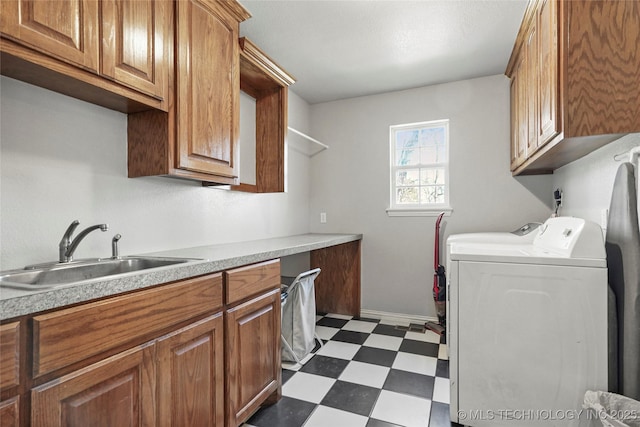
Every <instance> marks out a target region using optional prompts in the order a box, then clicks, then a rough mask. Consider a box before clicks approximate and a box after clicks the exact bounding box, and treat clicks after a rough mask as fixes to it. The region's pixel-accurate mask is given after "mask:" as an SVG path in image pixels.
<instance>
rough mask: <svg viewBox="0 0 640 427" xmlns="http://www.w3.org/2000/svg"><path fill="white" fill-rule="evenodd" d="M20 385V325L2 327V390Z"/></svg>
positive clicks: (0, 371) (0, 388) (0, 333)
mask: <svg viewBox="0 0 640 427" xmlns="http://www.w3.org/2000/svg"><path fill="white" fill-rule="evenodd" d="M19 383H20V323H19V322H12V323H7V324H4V325H0V390H6V389H8V388H11V387H15V386H17V385H18V384H19Z"/></svg>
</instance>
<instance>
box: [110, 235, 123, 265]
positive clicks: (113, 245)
mask: <svg viewBox="0 0 640 427" xmlns="http://www.w3.org/2000/svg"><path fill="white" fill-rule="evenodd" d="M121 238H122V236H121V235H120V234H116V235H115V236H113V239H111V258H114V259H115V258H119V255H118V240H120V239H121Z"/></svg>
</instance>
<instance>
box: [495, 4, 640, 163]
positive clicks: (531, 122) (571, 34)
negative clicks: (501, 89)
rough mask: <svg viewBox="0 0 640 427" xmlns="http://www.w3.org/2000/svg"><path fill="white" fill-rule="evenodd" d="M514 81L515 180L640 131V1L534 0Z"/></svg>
mask: <svg viewBox="0 0 640 427" xmlns="http://www.w3.org/2000/svg"><path fill="white" fill-rule="evenodd" d="M620 22H624V23H625V24H624V25H620V24H619V23H620ZM506 75H507V76H508V77H510V78H511V79H512V83H511V126H512V129H511V139H512V141H511V150H512V153H511V171H512V172H513V174H514V175H525V174H541V173H551V172H553V170H555V169H557V168H559V167H561V166H563V165H565V164H567V163H570V162H572V161H574V160H577V159H579V158H580V157H582V156H584V155H586V154H588V153H590V152H591V151H594V150H596V149H597V148H599V147H601V146H603V145H605V144H607V143H609V142H611V141H613V140H615V139H617V138H620V137H621V136H623V135H624V134H627V133H632V132H640V103H639V102H638V99H640V2H635V1H629V2H626V1H601V0H594V1H584V0H576V1H565V0H530V2H529V5H528V7H527V10H526V12H525V16H524V18H523V21H522V25H521V27H520V31H519V33H518V37H517V39H516V43H515V46H514V49H513V52H512V54H511V59H510V61H509V65H508V66H507V70H506ZM523 139H524V140H523Z"/></svg>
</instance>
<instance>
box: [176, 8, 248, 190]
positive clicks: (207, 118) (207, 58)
mask: <svg viewBox="0 0 640 427" xmlns="http://www.w3.org/2000/svg"><path fill="white" fill-rule="evenodd" d="M176 3H177V11H176V13H177V17H176V47H177V48H176V73H177V100H178V101H177V104H176V109H177V113H176V114H177V126H178V128H177V138H178V140H177V145H178V147H177V156H176V162H177V165H176V167H177V168H178V169H187V170H191V171H195V172H203V173H208V174H213V175H218V176H222V177H227V178H228V179H230V181H229V182H228V183H230V184H232V183H236V182H235V181H234V179H235V178H237V176H238V170H237V169H238V168H237V164H238V161H237V160H238V150H237V146H238V120H239V114H240V111H239V105H240V104H239V101H240V67H239V54H238V21H237V19H234V18H232V17H231V16H229V15H227V13H226V11H225V10H223V7H222V6H221V5H219V4H218V3H217V2H215V1H213V0H185V1H179V2H176Z"/></svg>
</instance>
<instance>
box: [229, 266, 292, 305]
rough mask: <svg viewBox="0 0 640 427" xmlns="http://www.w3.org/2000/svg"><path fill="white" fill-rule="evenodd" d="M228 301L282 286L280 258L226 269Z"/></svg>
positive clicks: (239, 299) (231, 302)
mask: <svg viewBox="0 0 640 427" xmlns="http://www.w3.org/2000/svg"><path fill="white" fill-rule="evenodd" d="M224 275H225V282H226V285H227V286H226V292H225V297H226V300H225V301H226V303H227V304H233V303H235V302H238V301H241V300H243V299H246V298H248V297H250V296H252V295H256V294H259V293H261V292H264V291H266V290H269V289H273V288H277V287H279V286H280V260H279V259H275V260H272V261H266V262H261V263H260V264H253V265H249V266H246V267H240V268H236V269H235V270H229V271H225V273H224Z"/></svg>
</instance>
